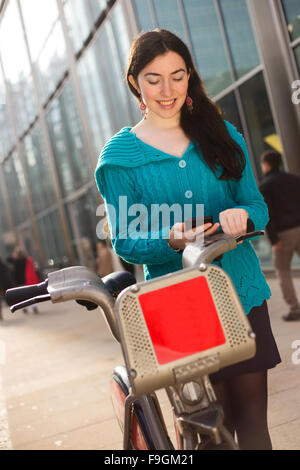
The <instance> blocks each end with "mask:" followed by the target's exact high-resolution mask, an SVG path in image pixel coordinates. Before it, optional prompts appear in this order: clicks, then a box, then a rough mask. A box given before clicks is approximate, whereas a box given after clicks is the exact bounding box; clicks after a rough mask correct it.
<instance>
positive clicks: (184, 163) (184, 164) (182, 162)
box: [179, 160, 186, 168]
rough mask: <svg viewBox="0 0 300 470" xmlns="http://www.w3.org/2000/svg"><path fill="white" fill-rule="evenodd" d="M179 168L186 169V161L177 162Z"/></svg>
mask: <svg viewBox="0 0 300 470" xmlns="http://www.w3.org/2000/svg"><path fill="white" fill-rule="evenodd" d="M179 166H180V168H184V167H186V161H185V160H180V161H179Z"/></svg>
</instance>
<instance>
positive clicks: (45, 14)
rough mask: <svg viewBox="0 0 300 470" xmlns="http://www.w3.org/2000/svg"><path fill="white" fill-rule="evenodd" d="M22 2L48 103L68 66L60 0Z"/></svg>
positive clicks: (37, 67) (35, 64)
mask: <svg viewBox="0 0 300 470" xmlns="http://www.w3.org/2000/svg"><path fill="white" fill-rule="evenodd" d="M21 5H22V12H23V16H24V23H25V28H26V34H27V37H28V42H29V48H30V53H31V58H32V61H33V66H34V69H35V72H36V76H37V80H38V86H39V90H40V93H41V99H42V102H43V103H45V101H46V100H47V98H48V97H49V95H50V94H51V93H52V92H53V91H54V90H55V88H56V86H57V83H58V82H59V81H60V80H61V79H62V77H63V75H64V73H65V72H66V69H67V66H68V62H67V54H66V45H65V40H64V37H63V32H62V27H61V24H60V21H59V19H58V7H57V1H56V0H47V1H46V2H37V1H36V0H25V1H21ZM37 18H38V20H37Z"/></svg>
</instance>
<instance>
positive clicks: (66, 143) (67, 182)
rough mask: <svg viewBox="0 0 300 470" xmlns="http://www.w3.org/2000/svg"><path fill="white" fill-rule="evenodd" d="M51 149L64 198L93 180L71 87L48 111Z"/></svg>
mask: <svg viewBox="0 0 300 470" xmlns="http://www.w3.org/2000/svg"><path fill="white" fill-rule="evenodd" d="M46 121H47V125H48V130H49V135H50V140H51V146H52V150H53V154H54V158H55V162H56V167H57V170H58V176H59V179H60V184H61V189H62V192H63V194H64V195H67V194H70V193H71V192H72V191H74V190H76V189H78V188H80V186H82V185H83V184H84V183H86V182H87V181H89V180H90V179H91V178H92V172H91V169H90V167H89V162H88V156H87V151H86V149H85V148H84V146H83V138H82V129H81V124H80V120H79V116H78V111H77V108H76V101H75V96H74V92H73V88H72V85H71V83H70V82H69V81H68V82H67V83H66V85H65V86H64V89H63V91H62V93H61V94H60V95H59V97H58V98H56V99H55V100H54V101H53V102H52V103H51V106H50V108H49V111H48V113H47V116H46Z"/></svg>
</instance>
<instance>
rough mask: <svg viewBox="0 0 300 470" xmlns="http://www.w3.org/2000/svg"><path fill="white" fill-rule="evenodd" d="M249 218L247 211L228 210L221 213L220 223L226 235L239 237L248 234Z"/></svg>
mask: <svg viewBox="0 0 300 470" xmlns="http://www.w3.org/2000/svg"><path fill="white" fill-rule="evenodd" d="M248 217H249V216H248V212H247V211H246V210H245V209H226V210H225V211H223V212H220V214H219V221H220V224H221V227H222V230H223V232H224V233H227V235H231V236H233V237H237V236H238V235H244V234H245V233H247V220H248ZM240 243H242V242H240Z"/></svg>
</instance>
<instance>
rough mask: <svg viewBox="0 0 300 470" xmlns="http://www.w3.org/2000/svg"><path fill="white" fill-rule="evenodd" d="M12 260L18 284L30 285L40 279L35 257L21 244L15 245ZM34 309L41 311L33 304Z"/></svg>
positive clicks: (35, 311) (14, 275)
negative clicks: (28, 253)
mask: <svg viewBox="0 0 300 470" xmlns="http://www.w3.org/2000/svg"><path fill="white" fill-rule="evenodd" d="M11 261H12V263H13V266H14V269H13V277H14V280H15V285H16V286H24V285H27V286H30V285H32V284H37V283H38V282H39V281H40V278H39V276H38V274H37V272H36V269H35V266H34V262H33V259H32V258H31V257H30V256H28V255H27V254H26V252H25V251H24V250H23V249H22V248H21V247H20V246H19V245H17V246H16V247H15V249H14V252H13V255H12V257H11ZM33 311H34V313H39V311H38V308H37V306H36V305H33ZM23 313H27V309H26V308H24V309H23Z"/></svg>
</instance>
